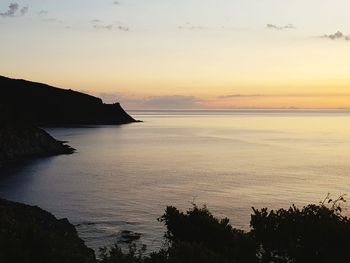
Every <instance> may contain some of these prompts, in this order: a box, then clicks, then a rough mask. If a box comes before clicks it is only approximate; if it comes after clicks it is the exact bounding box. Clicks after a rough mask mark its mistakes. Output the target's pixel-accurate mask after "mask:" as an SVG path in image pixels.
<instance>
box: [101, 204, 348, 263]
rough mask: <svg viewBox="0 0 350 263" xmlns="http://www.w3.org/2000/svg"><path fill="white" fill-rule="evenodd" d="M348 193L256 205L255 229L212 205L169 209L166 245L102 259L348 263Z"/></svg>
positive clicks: (123, 262)
mask: <svg viewBox="0 0 350 263" xmlns="http://www.w3.org/2000/svg"><path fill="white" fill-rule="evenodd" d="M344 202H345V200H344V198H343V197H339V198H338V199H336V200H332V199H330V198H329V197H327V198H326V199H325V200H324V201H323V202H322V203H320V204H317V205H315V204H311V205H308V206H305V207H303V208H301V209H299V208H297V207H296V206H294V205H293V206H291V207H290V208H289V209H279V210H269V209H267V208H264V209H261V210H259V209H255V208H253V214H252V215H251V221H250V226H251V230H250V231H249V232H244V231H242V230H239V229H235V228H233V227H232V226H231V225H230V224H229V220H228V219H227V218H224V219H218V218H216V217H214V216H213V215H212V214H211V213H210V211H208V209H207V208H206V207H197V206H195V205H194V206H193V207H192V208H191V209H189V210H188V211H186V212H185V213H184V212H181V211H179V210H178V209H177V208H175V207H171V206H170V207H167V208H166V211H165V213H164V215H163V216H162V217H161V218H159V221H160V222H163V223H164V224H165V226H166V227H167V231H166V233H165V235H164V238H165V242H166V244H167V245H166V248H164V249H162V250H161V251H159V252H154V253H152V254H150V255H145V248H144V247H140V248H137V247H136V245H131V246H130V247H129V251H128V252H126V253H125V252H123V251H122V250H121V249H120V247H118V245H115V246H114V247H113V248H111V249H109V250H107V249H102V250H101V253H100V260H99V262H100V263H117V262H120V263H187V262H188V263H197V262H198V263H199V262H201V263H216V262H220V263H226V262H227V263H228V262H233V263H239V262H247V263H248V262H249V263H254V262H281V263H282V262H286V263H287V262H288V263H289V262H348V260H349V257H350V256H349V251H348V248H349V247H350V220H349V218H348V217H346V216H344V215H343V214H342V204H343V203H344Z"/></svg>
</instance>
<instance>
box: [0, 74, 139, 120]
mask: <svg viewBox="0 0 350 263" xmlns="http://www.w3.org/2000/svg"><path fill="white" fill-rule="evenodd" d="M0 110H1V112H2V113H1V114H0V115H1V117H0V120H1V119H4V118H5V119H14V120H26V121H27V122H30V123H31V124H35V125H44V126H46V125H47V126H50V125H57V126H59V125H84V124H126V123H131V122H135V119H133V118H132V117H131V116H130V115H128V114H127V113H126V112H125V111H124V109H123V108H122V107H121V106H120V104H119V103H115V104H104V103H103V102H102V100H101V99H99V98H96V97H94V96H91V95H88V94H84V93H81V92H77V91H73V90H67V89H60V88H55V87H52V86H49V85H46V84H41V83H36V82H30V81H26V80H16V79H10V78H6V77H2V76H0Z"/></svg>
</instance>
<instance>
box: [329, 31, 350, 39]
mask: <svg viewBox="0 0 350 263" xmlns="http://www.w3.org/2000/svg"><path fill="white" fill-rule="evenodd" d="M323 38H328V39H331V40H338V39H344V40H347V41H349V40H350V35H345V34H343V33H342V32H340V31H337V32H335V33H334V34H330V35H323Z"/></svg>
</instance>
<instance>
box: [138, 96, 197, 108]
mask: <svg viewBox="0 0 350 263" xmlns="http://www.w3.org/2000/svg"><path fill="white" fill-rule="evenodd" d="M199 102H200V100H199V99H197V98H196V97H194V96H182V95H172V96H153V97H147V98H145V99H143V101H142V103H141V105H142V107H144V108H146V109H193V108H197V107H198V106H199Z"/></svg>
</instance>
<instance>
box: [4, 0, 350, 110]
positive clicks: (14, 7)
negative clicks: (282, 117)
mask: <svg viewBox="0 0 350 263" xmlns="http://www.w3.org/2000/svg"><path fill="white" fill-rule="evenodd" d="M349 12H350V2H349V1H348V0H332V1H330V0H118V1H113V0H112V1H110V0H70V1H68V0H67V1H65V0H64V1H53V0H26V1H12V2H11V1H7V0H0V32H1V34H0V43H1V44H0V45H1V48H0V75H4V76H8V77H13V78H23V79H28V80H33V81H38V82H45V83H48V84H51V85H54V86H58V87H62V88H72V89H75V90H80V91H84V92H88V93H90V94H93V95H97V96H100V97H102V98H103V99H105V101H106V102H113V101H120V102H121V103H122V105H123V106H125V108H127V109H205V108H225V109H227V108H290V107H296V108H350V19H349Z"/></svg>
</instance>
